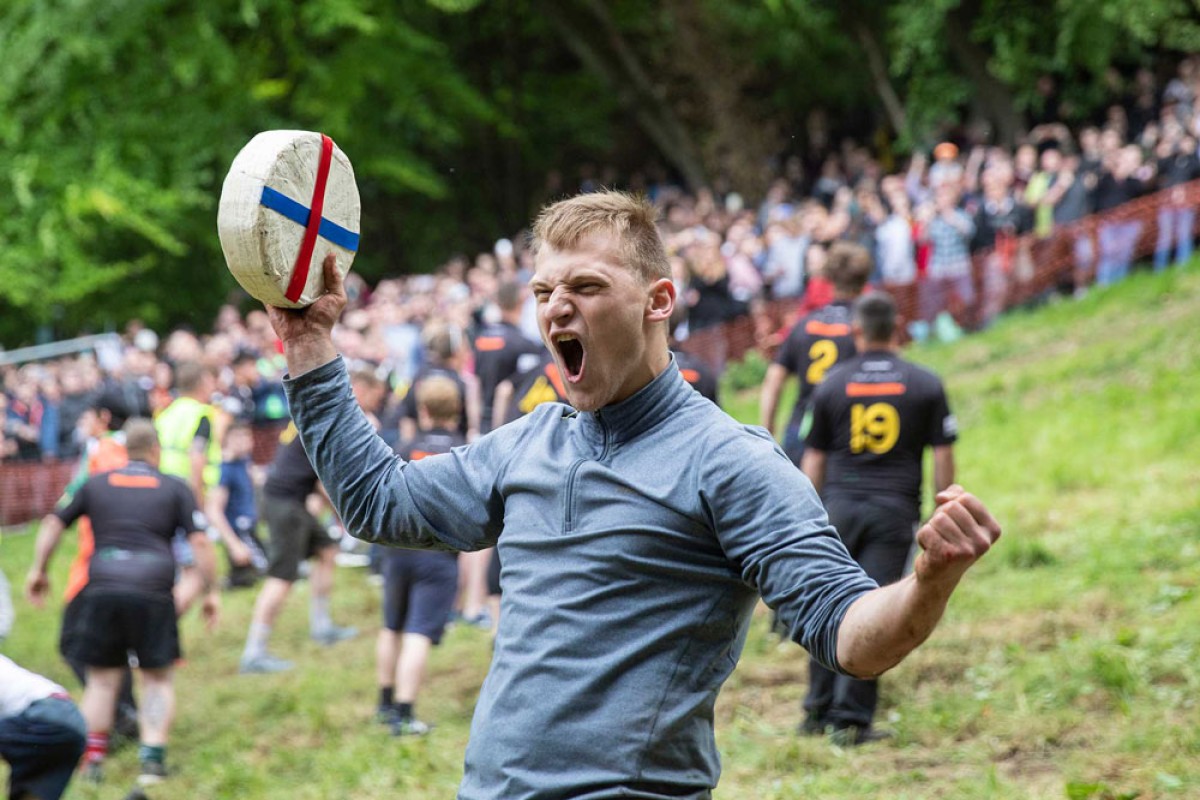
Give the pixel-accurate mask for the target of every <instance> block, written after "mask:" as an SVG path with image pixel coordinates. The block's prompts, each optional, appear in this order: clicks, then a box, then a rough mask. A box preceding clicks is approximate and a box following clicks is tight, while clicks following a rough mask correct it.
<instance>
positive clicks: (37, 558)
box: [25, 514, 66, 608]
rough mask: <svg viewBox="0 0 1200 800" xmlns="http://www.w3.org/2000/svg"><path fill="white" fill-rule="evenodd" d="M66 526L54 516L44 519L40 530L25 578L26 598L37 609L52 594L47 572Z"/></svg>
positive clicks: (47, 516) (49, 515) (48, 515)
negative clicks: (31, 561)
mask: <svg viewBox="0 0 1200 800" xmlns="http://www.w3.org/2000/svg"><path fill="white" fill-rule="evenodd" d="M65 529H66V526H65V525H63V523H62V520H60V519H59V518H58V517H57V516H55V515H54V514H47V515H46V516H45V517H43V518H42V524H41V526H40V527H39V528H38V534H37V541H36V542H35V543H34V546H33V565H32V566H31V567H30V568H29V575H28V576H27V577H26V578H25V597H27V598H28V599H29V602H30V603H32V604H33V606H34V607H35V608H41V607H42V605H43V604H44V603H45V602H46V595H47V594H49V592H50V579H49V577H47V575H46V571H47V570H48V569H49V568H50V558H51V557H52V556H53V555H54V551H55V549H57V548H58V543H59V541H60V540H61V539H62V533H63V530H65Z"/></svg>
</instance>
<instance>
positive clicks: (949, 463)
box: [933, 444, 954, 494]
mask: <svg viewBox="0 0 1200 800" xmlns="http://www.w3.org/2000/svg"><path fill="white" fill-rule="evenodd" d="M952 483H954V446H953V445H949V444H944V445H939V446H938V447H935V448H933V491H934V493H935V494H940V493H942V492H944V491H946V490H947V489H949V488H950V485H951V484H952Z"/></svg>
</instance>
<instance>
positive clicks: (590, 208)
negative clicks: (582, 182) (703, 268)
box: [533, 191, 671, 283]
mask: <svg viewBox="0 0 1200 800" xmlns="http://www.w3.org/2000/svg"><path fill="white" fill-rule="evenodd" d="M657 217H658V210H657V209H656V208H655V207H654V205H653V204H652V203H651V202H650V201H649V200H647V199H646V198H645V197H642V196H640V195H632V194H628V193H626V192H617V191H603V192H590V193H588V194H581V195H576V196H575V197H570V198H567V199H566V200H559V201H558V202H557V203H552V204H551V205H548V206H546V207H545V208H543V209H542V211H541V213H540V214H538V218H537V221H536V222H534V223H533V253H534V255H537V253H538V251H539V250H540V249H541V248H542V247H543V246H548V247H551V248H553V249H555V250H578V249H580V248H581V247H584V246H586V245H588V244H589V243H590V242H589V240H591V239H595V238H599V237H603V236H612V237H614V238H615V239H616V240H617V242H618V248H619V252H620V258H621V262H622V263H623V264H624V265H625V266H627V267H629V268H630V269H631V270H633V272H634V274H636V275H637V276H638V277H640V278H641V279H642V280H643V281H645V282H647V283H649V282H650V281H655V280H658V279H659V278H670V277H671V265H670V263H668V262H667V253H666V250H665V248H664V247H663V242H662V238H661V237H660V236H659V235H658V228H657V227H656V226H655V220H656V219H657Z"/></svg>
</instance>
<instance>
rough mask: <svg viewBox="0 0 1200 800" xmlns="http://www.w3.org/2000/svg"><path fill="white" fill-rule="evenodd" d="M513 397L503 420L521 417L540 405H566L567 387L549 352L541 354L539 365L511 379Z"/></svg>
mask: <svg viewBox="0 0 1200 800" xmlns="http://www.w3.org/2000/svg"><path fill="white" fill-rule="evenodd" d="M512 383H513V395H512V401H511V403H510V404H509V408H508V413H507V414H506V415H505V420H506V421H508V422H511V421H512V420H514V419H516V418H517V417H523V416H525V415H526V414H528V413H529V412H530V411H533V410H534V409H535V408H537V407H538V406H540V405H541V404H542V403H566V402H567V387H566V385H565V384H564V383H563V379H562V374H561V373H559V371H558V366H557V365H556V364H555V363H554V357H553V356H552V355H550V353H549V352H544V353H543V354H542V360H541V363H540V364H538V365H537V366H536V367H533V368H532V369H529V370H526V371H524V372H522V373H520V374H518V375H517V376H516V377H514V378H513V379H512Z"/></svg>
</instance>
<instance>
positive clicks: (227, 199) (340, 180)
mask: <svg viewBox="0 0 1200 800" xmlns="http://www.w3.org/2000/svg"><path fill="white" fill-rule="evenodd" d="M313 209H318V210H319V214H320V216H319V217H317V216H316V215H314V214H313V213H312V211H313ZM360 212H361V207H360V205H359V199H358V186H357V185H355V183H354V169H353V168H352V167H351V166H350V159H349V158H347V157H346V154H345V153H343V152H342V151H341V150H340V149H339V148H338V147H337V145H335V144H334V143H333V141H332V140H331V139H329V137H327V136H324V135H323V134H320V133H313V132H311V131H264V132H263V133H260V134H258V135H257V136H255V137H254V138H253V139H251V140H250V142H249V144H247V145H246V146H245V147H243V148H242V150H241V152H240V153H238V154H237V157H236V158H235V159H234V160H233V164H232V166H230V168H229V174H228V175H226V176H225V183H224V185H223V186H222V187H221V202H220V205H219V207H218V209H217V234H218V235H219V236H220V239H221V250H222V251H223V252H224V253H225V262H226V264H228V266H229V271H230V272H231V273H233V277H234V278H236V279H237V282H238V283H239V284H241V286H242V288H243V289H245V290H246V291H247V292H249V293H250V294H251V295H252V296H253V297H255V298H256V299H258V300H261V301H262V302H264V303H267V304H269V305H274V306H282V307H284V308H301V307H303V306H307V305H309V304H310V303H312V302H313V301H314V300H316V299H317V298H318V297H320V296H321V295H322V294H323V293H324V291H325V279H324V277H323V274H322V266H321V265H322V262H323V261H324V260H325V256H326V254H328V253H330V252H333V253H335V254H336V255H337V265H338V271H339V272H341V273H342V275H345V274H346V272H347V271H349V269H350V264H351V263H352V262H353V261H354V254H355V252H357V250H358V233H359V217H360Z"/></svg>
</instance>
